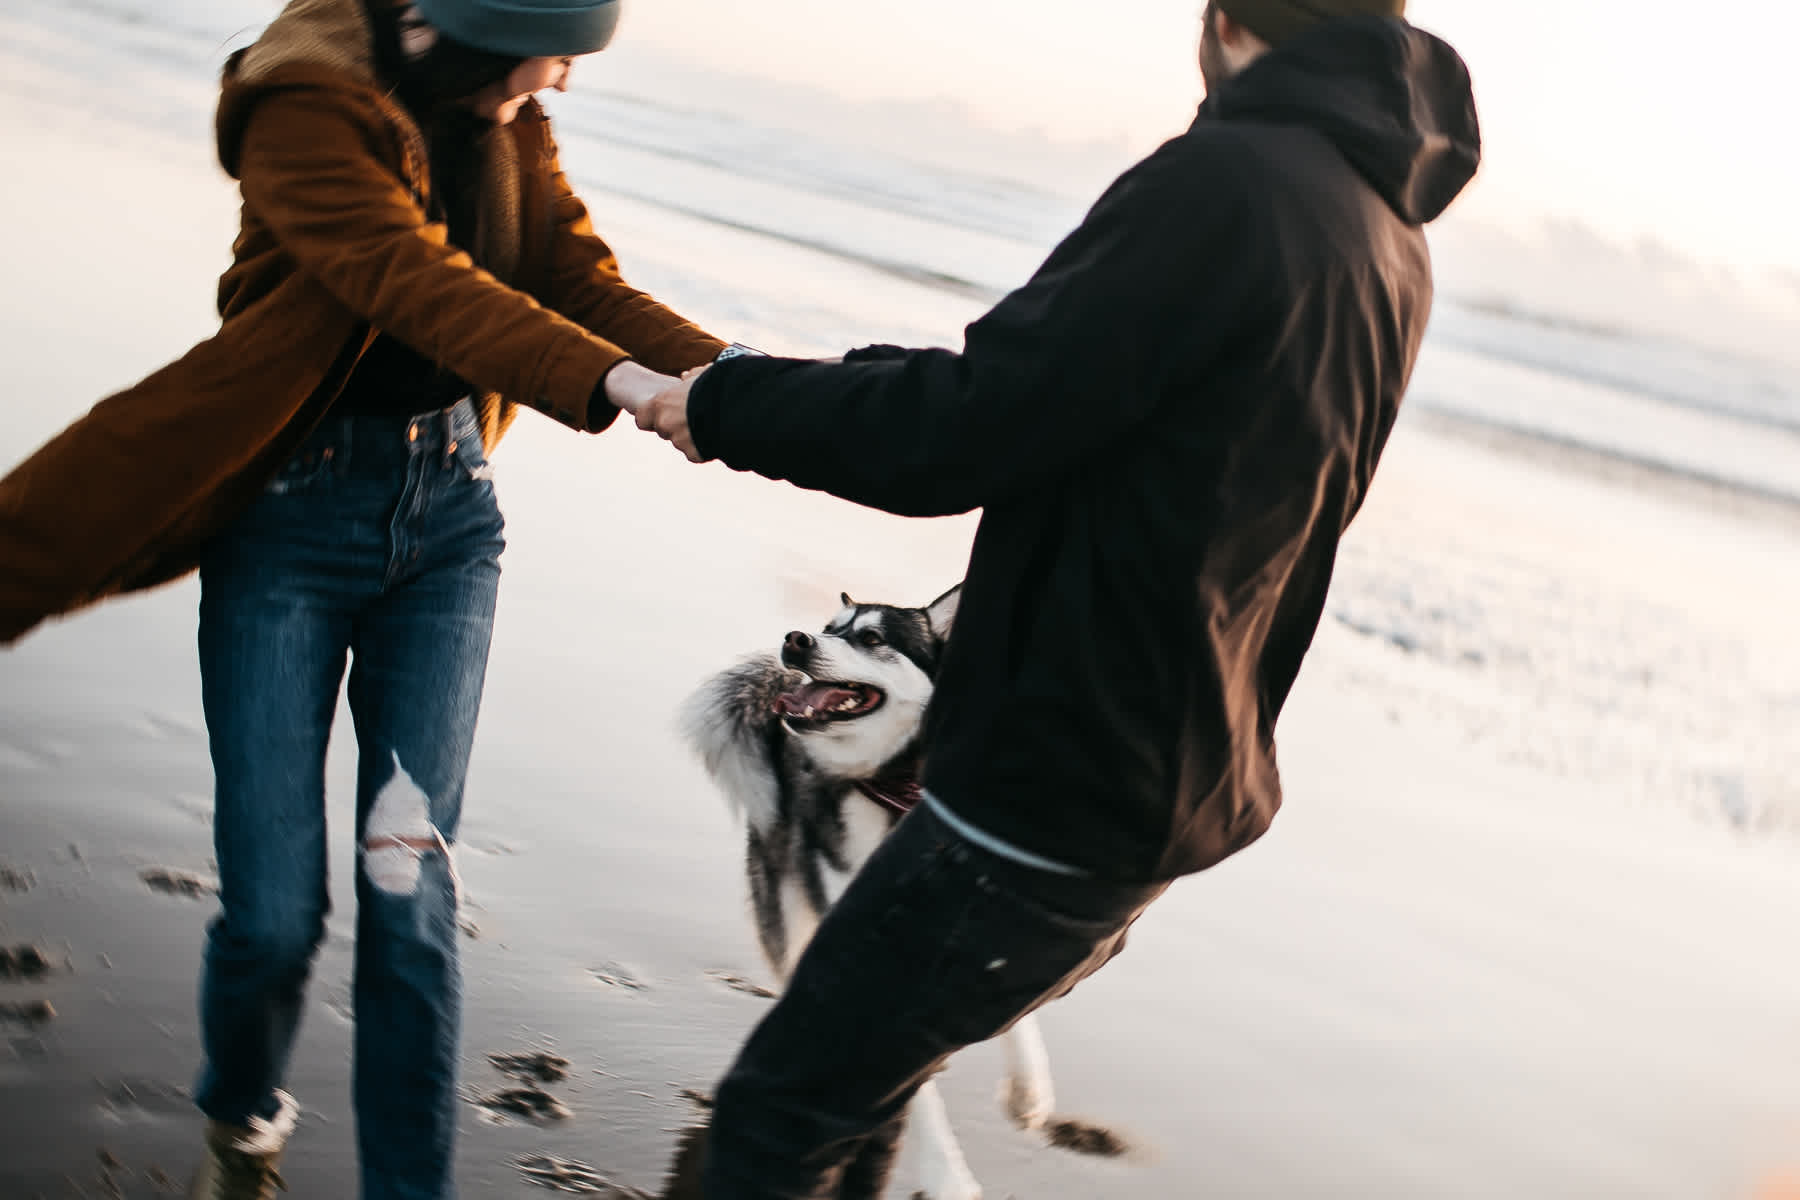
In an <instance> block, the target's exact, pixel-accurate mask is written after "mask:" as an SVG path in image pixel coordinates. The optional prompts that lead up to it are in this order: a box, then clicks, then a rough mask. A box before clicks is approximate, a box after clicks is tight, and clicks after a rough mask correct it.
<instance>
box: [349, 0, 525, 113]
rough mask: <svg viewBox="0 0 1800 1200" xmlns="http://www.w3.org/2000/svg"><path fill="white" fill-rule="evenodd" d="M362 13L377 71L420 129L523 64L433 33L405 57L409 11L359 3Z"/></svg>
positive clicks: (400, 4)
mask: <svg viewBox="0 0 1800 1200" xmlns="http://www.w3.org/2000/svg"><path fill="white" fill-rule="evenodd" d="M363 7H364V8H365V10H367V12H368V14H369V24H370V26H371V28H372V30H373V32H374V35H375V64H376V69H377V70H378V71H380V73H381V75H382V78H384V79H385V80H387V81H388V82H389V83H391V84H392V85H393V86H394V90H395V91H396V92H398V93H399V95H400V99H401V101H402V103H404V104H405V105H406V107H407V108H408V109H409V110H411V112H412V114H413V116H415V117H417V118H418V119H419V121H420V122H421V123H429V122H430V121H432V120H433V119H434V118H435V117H436V116H437V114H438V113H440V112H441V111H442V110H444V109H445V108H447V107H450V106H454V105H455V104H456V102H457V101H459V100H467V99H468V98H469V97H471V96H473V95H475V94H476V93H477V92H480V91H481V90H482V89H484V88H487V87H489V86H491V85H493V84H496V83H501V82H504V81H505V79H506V77H507V76H509V75H511V74H512V73H513V72H514V71H516V70H517V69H518V68H519V65H520V64H521V63H523V62H524V61H525V60H524V59H523V58H520V57H518V56H517V55H511V54H495V53H493V52H492V51H489V50H480V49H477V48H476V47H474V46H471V45H468V44H467V43H465V42H459V41H457V40H456V39H455V38H453V37H451V36H449V35H448V34H445V33H441V32H436V31H433V34H432V39H431V43H430V45H429V46H427V47H426V49H425V50H424V51H423V52H422V53H418V54H409V53H407V50H406V33H407V32H408V30H407V28H406V22H407V21H409V20H412V19H415V18H414V17H413V14H412V13H411V5H410V4H408V3H406V0H363Z"/></svg>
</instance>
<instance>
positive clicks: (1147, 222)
mask: <svg viewBox="0 0 1800 1200" xmlns="http://www.w3.org/2000/svg"><path fill="white" fill-rule="evenodd" d="M1201 157H1202V156H1201V155H1198V154H1196V152H1195V150H1194V148H1192V147H1189V146H1174V145H1172V146H1171V147H1165V148H1164V150H1162V151H1160V152H1159V153H1158V154H1157V155H1155V156H1152V157H1151V158H1150V159H1148V160H1146V161H1145V162H1144V163H1142V164H1140V165H1139V166H1138V167H1136V168H1134V169H1133V170H1132V171H1131V172H1129V173H1127V174H1126V175H1125V176H1124V177H1123V178H1121V179H1120V180H1119V182H1118V183H1116V184H1115V185H1114V186H1113V187H1112V188H1111V189H1110V190H1109V191H1108V192H1107V194H1106V195H1105V196H1104V197H1102V198H1101V200H1100V202H1099V203H1098V204H1097V205H1096V206H1095V207H1094V210H1093V212H1092V213H1090V214H1089V216H1088V218H1087V220H1086V221H1084V222H1083V223H1082V225H1081V227H1080V228H1078V229H1077V230H1076V231H1075V232H1074V233H1072V234H1071V235H1070V236H1069V237H1068V238H1067V239H1066V240H1065V241H1064V242H1063V244H1062V245H1061V246H1059V247H1058V248H1057V249H1056V251H1055V252H1054V253H1053V254H1052V255H1051V256H1050V258H1049V260H1048V261H1047V262H1046V263H1045V264H1044V266H1043V267H1042V268H1041V269H1040V270H1039V271H1038V272H1037V274H1036V275H1035V276H1034V277H1033V278H1032V280H1031V281H1030V282H1029V283H1027V284H1026V285H1025V286H1024V287H1022V288H1020V289H1019V290H1018V291H1015V292H1013V293H1012V294H1011V295H1009V296H1007V297H1006V298H1005V299H1003V300H1002V301H1001V302H1000V303H999V304H998V305H996V306H995V308H994V309H993V310H992V311H991V312H989V313H988V314H987V315H986V316H984V317H982V318H981V319H980V320H978V321H976V322H975V323H974V324H972V325H970V326H969V328H968V331H967V340H966V345H965V349H964V351H963V352H962V353H960V354H958V353H955V352H952V351H949V350H916V351H907V352H897V351H893V350H891V349H888V350H886V351H884V352H882V353H879V354H871V355H867V356H860V355H856V354H852V355H849V356H847V361H844V362H841V363H821V362H814V361H810V360H799V359H781V358H740V359H735V360H732V361H730V362H726V363H721V364H719V365H718V366H716V367H713V368H711V369H709V370H707V371H706V372H705V373H703V374H702V375H700V376H699V377H698V378H697V379H695V380H693V381H692V382H691V386H690V387H688V388H684V389H680V390H678V391H676V392H672V393H669V394H667V395H666V396H665V397H664V398H663V400H664V401H665V403H660V404H656V405H653V406H651V407H650V408H648V409H646V410H645V411H644V412H643V413H641V414H640V416H639V424H640V425H642V426H643V427H645V428H656V429H658V431H659V432H663V433H664V435H665V436H670V433H671V429H670V428H668V427H669V426H674V425H681V426H683V427H684V429H685V433H686V436H687V438H688V439H689V440H690V444H691V445H692V447H693V448H694V450H695V453H696V455H697V456H698V457H700V458H719V459H721V460H723V461H724V462H725V463H727V464H728V465H730V466H733V467H736V468H738V469H740V470H748V471H755V472H758V473H759V474H763V475H767V476H769V477H770V478H774V479H786V480H789V481H791V482H793V483H795V484H798V485H799V486H801V487H806V488H812V489H816V490H819V491H825V492H830V493H832V494H833V495H837V496H840V497H843V498H844V499H847V500H853V501H856V502H857V503H861V504H867V505H870V506H871V507H875V508H880V509H885V510H887V511H889V512H894V513H900V514H903V515H909V516H936V515H943V514H947V513H956V512H965V511H968V510H969V509H973V508H977V507H981V506H983V505H988V504H992V503H995V502H997V501H1001V500H1004V499H1005V498H1007V497H1009V496H1014V495H1018V494H1020V493H1022V492H1026V491H1029V490H1030V489H1032V488H1034V487H1037V486H1040V485H1042V484H1043V483H1045V482H1048V481H1050V480H1053V479H1055V478H1057V477H1059V476H1060V475H1062V474H1064V473H1066V472H1067V471H1068V470H1070V469H1071V468H1072V467H1073V466H1075V465H1076V464H1077V463H1079V462H1080V461H1081V460H1082V459H1083V458H1085V457H1087V456H1089V455H1091V454H1093V453H1095V452H1096V451H1098V450H1100V449H1102V448H1103V447H1105V446H1106V445H1108V444H1111V443H1113V442H1114V441H1115V440H1116V439H1119V438H1122V437H1130V436H1135V435H1136V434H1137V433H1138V432H1139V431H1140V430H1141V427H1142V425H1143V423H1144V420H1145V418H1147V417H1148V416H1149V414H1150V413H1151V412H1152V411H1153V410H1154V408H1155V406H1156V405H1157V404H1158V403H1159V402H1161V401H1163V399H1164V398H1165V397H1168V396H1169V395H1170V394H1171V392H1177V394H1179V393H1178V391H1177V389H1172V388H1171V387H1170V386H1169V385H1170V380H1171V376H1172V374H1174V373H1176V372H1194V371H1195V370H1196V364H1203V363H1204V362H1205V361H1207V359H1209V358H1210V356H1211V355H1212V354H1213V353H1214V352H1215V351H1216V349H1217V347H1218V346H1219V344H1220V343H1221V342H1222V341H1223V340H1224V339H1226V338H1227V337H1229V336H1230V333H1231V330H1232V329H1233V328H1234V327H1235V326H1236V325H1237V324H1238V320H1239V319H1240V317H1241V315H1242V313H1243V311H1244V305H1245V301H1244V296H1245V295H1246V294H1249V293H1250V292H1251V290H1252V288H1253V286H1254V285H1253V283H1252V280H1251V277H1252V275H1253V274H1254V272H1253V271H1252V270H1251V269H1250V264H1249V263H1248V262H1247V261H1246V253H1245V247H1246V246H1248V245H1250V244H1252V242H1251V240H1250V239H1247V238H1246V237H1245V236H1244V233H1245V230H1244V226H1245V224H1246V223H1247V221H1248V217H1247V207H1246V206H1245V205H1244V204H1243V202H1242V197H1243V195H1244V188H1243V181H1242V179H1241V177H1240V176H1239V175H1238V174H1236V173H1235V172H1232V171H1231V170H1229V169H1228V168H1226V167H1223V166H1213V167H1211V168H1209V167H1208V166H1207V165H1206V164H1204V163H1202V162H1201V161H1199V159H1200V158H1201ZM1206 157H1214V155H1208V156H1206ZM684 393H685V400H686V404H685V411H684V412H681V413H676V412H674V411H672V410H673V409H674V408H676V407H680V406H681V400H682V399H683V394H684Z"/></svg>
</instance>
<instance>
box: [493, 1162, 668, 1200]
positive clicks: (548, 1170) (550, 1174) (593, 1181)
mask: <svg viewBox="0 0 1800 1200" xmlns="http://www.w3.org/2000/svg"><path fill="white" fill-rule="evenodd" d="M513 1167H514V1168H515V1169H516V1170H517V1171H518V1172H519V1174H520V1175H523V1176H524V1177H525V1178H526V1179H527V1180H528V1181H530V1182H531V1183H534V1184H536V1185H537V1186H538V1187H541V1188H547V1189H549V1190H550V1191H553V1192H567V1193H568V1194H570V1195H574V1196H609V1197H612V1198H613V1200H651V1197H650V1194H649V1193H648V1192H640V1191H638V1190H637V1189H636V1188H633V1187H626V1186H625V1185H623V1184H619V1183H614V1182H613V1181H612V1180H610V1179H608V1178H606V1176H604V1175H602V1174H600V1173H599V1172H598V1171H596V1170H594V1168H592V1167H590V1166H588V1165H587V1164H586V1163H583V1162H576V1161H574V1160H573V1159H567V1158H552V1157H551V1156H550V1155H548V1154H533V1155H529V1156H527V1157H525V1158H517V1159H514V1160H513Z"/></svg>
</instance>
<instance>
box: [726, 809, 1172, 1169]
mask: <svg viewBox="0 0 1800 1200" xmlns="http://www.w3.org/2000/svg"><path fill="white" fill-rule="evenodd" d="M1165 886H1167V885H1165V884H1151V885H1126V884H1115V883H1103V882H1099V881H1095V880H1089V879H1076V878H1069V877H1065V876H1059V875H1054V874H1050V873H1047V872H1043V871H1037V870H1033V869H1031V868H1029V867H1024V866H1020V865H1018V864H1016V863H1014V862H1011V861H1010V860H1008V859H1004V858H1001V857H998V856H997V855H994V854H992V853H990V852H989V851H987V850H984V849H982V848H980V847H978V846H976V845H974V844H972V843H970V842H969V841H967V840H966V839H964V838H963V837H961V836H960V835H958V834H957V833H956V832H955V831H954V830H952V829H950V828H949V827H948V826H947V825H945V824H944V823H943V822H942V821H941V820H939V819H938V818H937V817H936V816H934V815H933V814H932V813H931V811H930V810H929V809H928V808H919V809H915V810H914V811H913V812H912V814H911V815H909V816H908V817H907V818H906V819H905V820H904V821H902V822H901V823H900V825H899V826H898V827H897V828H896V829H895V830H894V832H893V833H892V834H890V835H889V836H888V838H887V840H886V841H884V842H883V843H882V844H881V846H880V848H879V849H877V850H876V852H875V854H874V856H873V857H872V858H870V860H869V862H868V864H867V865H866V866H864V868H863V870H862V872H861V873H860V874H858V875H857V877H856V879H855V880H854V881H853V882H852V883H851V885H850V887H849V889H848V890H847V891H846V892H845V893H844V896H843V898H842V899H840V900H839V901H838V903H837V904H836V906H835V907H833V908H832V910H831V912H830V913H829V914H828V915H827V916H826V918H825V921H824V922H823V923H822V924H821V925H820V926H819V931H818V933H817V934H816V935H815V936H814V938H813V940H812V943H811V944H810V945H809V946H808V947H807V950H806V953H805V954H804V955H803V956H802V957H801V959H800V962H799V964H798V965H797V966H796V967H795V969H794V975H793V978H792V979H791V980H790V981H789V983H788V986H787V990H786V992H785V993H784V994H783V995H782V997H781V999H780V1001H779V1002H778V1003H777V1004H776V1005H775V1007H774V1009H772V1010H771V1011H770V1012H769V1014H768V1016H766V1017H765V1018H764V1019H763V1021H762V1023H761V1024H759V1025H758V1026H757V1027H756V1030H755V1031H754V1032H753V1033H752V1034H751V1035H750V1040H749V1041H748V1042H747V1043H746V1044H745V1046H744V1048H743V1050H742V1052H741V1053H740V1054H739V1055H738V1059H737V1062H736V1063H735V1064H734V1065H733V1066H732V1068H731V1070H730V1072H729V1073H728V1074H727V1075H726V1077H725V1080H724V1082H723V1083H721V1084H720V1085H719V1090H718V1097H717V1102H716V1106H715V1108H714V1111H713V1121H712V1131H711V1135H710V1138H709V1145H708V1147H707V1150H706V1152H705V1155H704V1160H705V1168H704V1179H705V1189H704V1191H705V1196H706V1200H865V1198H874V1197H879V1196H880V1195H881V1193H882V1189H883V1186H884V1185H885V1183H886V1181H887V1176H888V1173H889V1171H890V1169H891V1166H892V1160H893V1153H894V1149H895V1147H896V1146H897V1145H898V1141H899V1133H900V1126H901V1121H902V1119H903V1116H904V1113H905V1109H906V1105H907V1103H908V1102H909V1101H910V1100H911V1099H912V1097H913V1093H914V1092H916V1091H917V1090H918V1089H919V1087H920V1085H921V1084H923V1083H924V1082H925V1081H926V1080H927V1079H929V1078H930V1077H931V1076H932V1074H933V1073H934V1072H936V1071H937V1069H938V1068H939V1067H940V1066H942V1064H943V1062H944V1060H945V1059H947V1058H948V1057H949V1056H950V1055H951V1054H953V1053H954V1052H956V1051H957V1050H960V1049H962V1048H963V1047H964V1046H968V1045H972V1044H974V1043H976V1042H981V1041H986V1040H987V1039H988V1038H991V1037H993V1036H995V1035H996V1034H998V1033H1001V1032H1002V1031H1004V1030H1005V1029H1007V1028H1008V1027H1009V1026H1011V1025H1012V1024H1013V1023H1014V1022H1015V1021H1017V1020H1018V1019H1019V1018H1020V1017H1022V1016H1024V1015H1025V1014H1026V1013H1029V1012H1031V1011H1032V1010H1033V1009H1035V1008H1037V1007H1038V1006H1039V1005H1041V1004H1043V1003H1044V1002H1045V1001H1047V1000H1052V999H1055V998H1056V997H1058V996H1061V995H1063V994H1065V993H1067V992H1068V991H1069V990H1070V989H1072V988H1073V987H1074V986H1075V985H1076V984H1077V983H1079V982H1080V981H1081V980H1082V979H1084V978H1086V977H1087V976H1088V975H1090V974H1092V973H1093V972H1094V971H1095V970H1097V969H1099V968H1100V967H1101V966H1103V965H1104V964H1105V963H1106V962H1107V961H1108V960H1109V959H1111V958H1112V956H1113V955H1115V954H1117V953H1118V952H1119V950H1120V949H1122V948H1123V946H1124V944H1125V931H1126V929H1127V928H1128V927H1129V926H1130V925H1131V923H1132V921H1133V920H1135V919H1136V918H1137V916H1138V914H1139V913H1140V912H1142V911H1143V909H1144V907H1145V906H1146V905H1147V904H1149V903H1150V902H1151V901H1152V900H1154V899H1155V898H1156V897H1157V895H1159V894H1160V893H1161V892H1162V890H1163V888H1164V887H1165Z"/></svg>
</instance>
